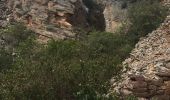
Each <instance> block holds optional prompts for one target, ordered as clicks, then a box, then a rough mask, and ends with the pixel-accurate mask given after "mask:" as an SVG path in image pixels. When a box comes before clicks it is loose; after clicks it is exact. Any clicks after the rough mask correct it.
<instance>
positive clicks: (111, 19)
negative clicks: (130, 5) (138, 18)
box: [103, 0, 127, 32]
mask: <svg viewBox="0 0 170 100" xmlns="http://www.w3.org/2000/svg"><path fill="white" fill-rule="evenodd" d="M103 14H104V18H105V24H106V27H105V31H107V32H115V31H116V29H117V28H119V27H120V26H121V23H122V22H123V21H124V20H125V18H126V15H127V8H123V3H122V2H120V1H117V0H112V1H110V2H109V1H108V2H106V6H105V9H104V12H103Z"/></svg>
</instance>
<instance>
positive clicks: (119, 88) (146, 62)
mask: <svg viewBox="0 0 170 100" xmlns="http://www.w3.org/2000/svg"><path fill="white" fill-rule="evenodd" d="M164 1H165V2H164V3H165V5H166V6H168V7H170V0H164ZM123 65H124V70H123V72H124V74H123V75H122V76H121V77H122V79H121V80H120V81H119V82H116V83H114V82H115V81H114V79H113V80H112V81H113V83H112V84H113V90H112V92H113V91H114V92H117V93H119V94H121V95H130V94H133V95H135V96H137V97H139V99H140V100H170V15H169V16H167V18H166V20H165V21H164V23H163V24H162V25H161V26H160V27H159V28H158V29H157V30H155V31H153V32H152V33H150V34H149V35H148V36H147V37H145V38H142V39H141V40H140V41H139V42H138V43H137V44H136V47H135V49H134V50H133V51H132V52H131V54H130V58H128V59H126V60H125V61H124V62H123Z"/></svg>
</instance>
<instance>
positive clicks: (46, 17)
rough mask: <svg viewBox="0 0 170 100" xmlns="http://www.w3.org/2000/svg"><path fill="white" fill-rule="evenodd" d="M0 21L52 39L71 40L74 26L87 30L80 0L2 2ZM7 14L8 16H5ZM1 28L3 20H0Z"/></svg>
mask: <svg viewBox="0 0 170 100" xmlns="http://www.w3.org/2000/svg"><path fill="white" fill-rule="evenodd" d="M0 2H1V6H0V7H1V10H2V11H1V12H0V13H1V15H3V16H1V19H2V18H3V20H4V19H5V17H6V21H10V22H11V21H18V22H23V23H25V24H26V25H27V26H28V27H29V28H31V29H32V30H33V31H35V32H36V33H39V34H41V35H43V36H46V37H52V38H61V39H63V38H67V37H68V38H71V37H73V36H74V35H75V34H74V32H72V30H73V25H74V27H86V26H87V20H86V15H87V12H86V8H85V6H84V4H83V2H82V1H81V0H1V1H0ZM6 12H8V13H6ZM0 22H1V26H3V25H4V23H5V21H0Z"/></svg>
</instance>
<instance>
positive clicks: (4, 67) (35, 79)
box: [0, 2, 165, 100]
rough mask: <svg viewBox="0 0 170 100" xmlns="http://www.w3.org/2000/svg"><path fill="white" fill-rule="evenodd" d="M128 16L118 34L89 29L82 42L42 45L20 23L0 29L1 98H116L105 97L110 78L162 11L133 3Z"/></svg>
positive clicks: (81, 99)
mask: <svg viewBox="0 0 170 100" xmlns="http://www.w3.org/2000/svg"><path fill="white" fill-rule="evenodd" d="M142 3H143V2H142ZM137 7H139V8H138V9H137ZM134 8H135V9H134ZM139 12H140V13H139ZM129 16H130V22H131V27H130V28H129V30H128V31H121V33H123V34H120V32H118V33H115V34H113V33H106V32H97V31H94V32H91V33H89V35H88V36H87V37H85V38H84V39H83V40H59V41H54V40H51V41H50V42H49V43H48V44H47V45H46V46H44V45H40V44H38V43H36V40H35V36H34V35H33V34H34V33H33V32H31V31H29V30H27V29H26V28H25V27H23V26H22V25H12V26H10V27H7V28H5V29H1V32H0V33H1V34H0V35H1V36H2V37H3V38H2V40H3V41H4V43H5V45H4V46H2V49H1V51H0V68H1V69H0V99H2V100H105V99H109V100H115V98H114V97H110V98H109V97H108V98H107V97H106V94H107V91H108V90H109V86H110V84H109V80H110V78H111V77H112V76H115V77H116V76H118V75H119V74H120V72H121V68H122V66H121V62H122V61H123V60H124V59H125V58H126V57H127V56H128V55H129V52H130V51H131V50H132V48H133V47H134V44H135V43H136V42H137V41H136V40H138V39H139V37H140V36H144V35H146V32H150V31H152V30H153V29H155V28H156V27H157V26H158V25H159V24H160V23H161V22H162V21H163V19H164V17H165V10H164V9H163V8H162V6H160V4H156V3H152V4H147V3H146V4H145V2H144V3H143V5H142V6H141V5H139V4H138V3H137V4H136V5H135V6H133V7H132V8H131V9H130V10H129ZM153 17H154V22H153V21H150V20H152V18H153ZM137 19H139V20H137ZM123 30H125V29H123ZM16 41H17V42H16ZM7 45H8V46H10V47H8V46H7ZM116 99H118V98H116ZM128 99H129V100H134V99H133V98H128Z"/></svg>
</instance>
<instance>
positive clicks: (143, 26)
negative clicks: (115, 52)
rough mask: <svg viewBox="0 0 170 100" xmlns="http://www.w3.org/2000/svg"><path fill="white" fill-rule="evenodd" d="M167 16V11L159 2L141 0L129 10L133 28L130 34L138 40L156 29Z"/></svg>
mask: <svg viewBox="0 0 170 100" xmlns="http://www.w3.org/2000/svg"><path fill="white" fill-rule="evenodd" d="M166 15H167V9H166V8H165V7H163V6H162V5H161V4H160V3H159V2H158V1H157V0H149V1H146V0H141V1H138V2H136V3H135V4H133V5H132V6H131V7H130V8H129V10H128V16H129V20H130V22H131V26H130V27H131V28H130V31H129V33H130V34H134V35H135V36H137V37H138V38H139V37H141V36H145V35H147V34H148V33H150V32H151V31H152V30H154V29H156V28H157V27H158V26H159V25H160V23H162V22H163V21H164V19H165V17H166Z"/></svg>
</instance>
